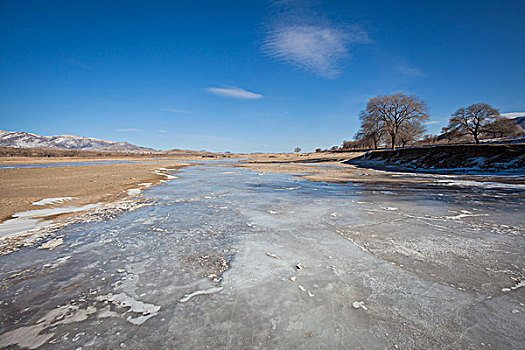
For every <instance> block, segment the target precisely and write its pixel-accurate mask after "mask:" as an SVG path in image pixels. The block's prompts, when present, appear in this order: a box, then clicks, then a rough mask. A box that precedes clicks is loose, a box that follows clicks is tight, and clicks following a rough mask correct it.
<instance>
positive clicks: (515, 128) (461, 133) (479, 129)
mask: <svg viewBox="0 0 525 350" xmlns="http://www.w3.org/2000/svg"><path fill="white" fill-rule="evenodd" d="M521 133H523V130H522V128H521V127H520V126H519V125H517V124H516V123H515V122H514V121H513V120H511V119H507V118H504V117H502V116H501V115H500V114H499V111H498V110H497V109H495V108H492V106H490V105H488V104H486V103H475V104H473V105H470V106H468V107H466V108H465V107H461V108H459V109H458V110H457V111H456V112H455V113H453V114H452V118H450V120H449V122H448V126H446V127H444V128H443V130H442V134H441V135H440V136H441V137H442V138H446V139H448V140H458V139H461V138H463V137H465V136H466V137H469V138H473V139H474V142H476V143H477V144H479V143H480V140H481V138H487V137H489V138H501V137H505V136H513V135H519V134H521Z"/></svg>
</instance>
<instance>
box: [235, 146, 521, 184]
mask: <svg viewBox="0 0 525 350" xmlns="http://www.w3.org/2000/svg"><path fill="white" fill-rule="evenodd" d="M362 154H364V153H357V152H356V153H348V154H342V153H337V154H325V153H319V154H317V153H310V154H299V155H291V154H288V155H276V154H272V155H269V154H268V155H258V156H257V157H253V158H250V159H249V160H246V161H243V162H240V163H238V164H236V165H235V166H237V167H240V168H245V169H249V170H252V171H259V172H265V171H266V172H273V173H287V174H292V175H294V176H297V177H300V178H303V179H305V180H308V181H315V182H329V183H349V182H352V183H374V184H378V183H383V184H400V183H422V184H425V183H436V180H438V179H450V180H451V181H463V182H479V183H480V186H481V184H483V183H502V184H508V185H509V187H510V188H512V186H514V188H525V180H524V179H523V178H522V177H520V176H516V175H507V174H497V173H495V174H457V173H446V172H443V173H430V172H428V173H427V172H424V171H421V172H414V171H408V170H404V169H402V168H398V169H392V170H390V169H377V168H370V167H364V166H360V165H359V164H346V163H342V162H347V161H349V160H351V159H353V158H357V157H359V156H360V155H362Z"/></svg>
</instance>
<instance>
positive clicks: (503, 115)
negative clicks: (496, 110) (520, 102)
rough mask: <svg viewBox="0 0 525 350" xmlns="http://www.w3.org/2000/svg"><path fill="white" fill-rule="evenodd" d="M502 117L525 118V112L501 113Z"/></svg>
mask: <svg viewBox="0 0 525 350" xmlns="http://www.w3.org/2000/svg"><path fill="white" fill-rule="evenodd" d="M500 115H501V116H502V117H505V118H514V117H521V116H525V112H511V113H501V114H500Z"/></svg>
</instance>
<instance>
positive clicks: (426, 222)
mask: <svg viewBox="0 0 525 350" xmlns="http://www.w3.org/2000/svg"><path fill="white" fill-rule="evenodd" d="M180 175H181V177H180V178H178V179H176V180H173V181H170V182H167V183H164V184H162V185H159V186H156V187H152V188H151V189H150V190H148V191H147V192H146V193H147V195H148V196H149V197H150V199H151V200H154V201H156V205H153V206H148V207H144V208H141V209H139V210H137V211H134V212H128V213H124V214H121V215H119V216H117V217H116V218H114V219H113V220H110V221H107V222H95V223H84V224H76V225H74V226H70V227H69V228H67V229H64V230H62V231H60V232H59V233H58V234H59V235H60V236H61V237H62V236H63V244H61V245H60V246H58V247H57V248H55V249H54V250H42V249H34V248H25V249H22V250H20V251H17V252H15V253H12V254H9V255H6V256H2V257H0V300H1V301H0V348H2V347H13V348H17V347H25V348H48V349H76V348H82V349H97V348H103V349H117V348H128V349H174V348H176V349H186V348H197V349H202V348H212V349H217V348H231V349H249V348H276V349H293V348H303V349H305V348H307V349H317V348H326V349H337V348H342V349H355V348H363V349H384V348H401V349H407V348H408V349H422V348H425V349H426V348H439V349H442V348H482V347H489V346H490V347H491V348H505V349H511V348H512V349H517V348H522V347H523V344H524V341H525V334H524V332H523V329H525V317H524V315H525V288H521V286H523V285H524V283H523V278H524V276H525V249H524V247H525V239H524V234H525V228H524V226H525V225H524V219H523V218H524V215H523V214H524V212H523V208H524V207H525V206H524V205H525V196H524V194H525V192H524V191H521V190H516V189H514V190H505V189H502V188H496V189H487V188H472V187H466V188H462V187H458V186H450V185H449V184H439V183H437V184H433V185H430V186H425V185H421V184H411V185H405V186H400V185H396V186H392V185H390V186H389V187H386V186H385V187H382V186H381V185H363V184H323V183H315V182H306V181H303V180H301V179H297V178H294V177H292V176H288V175H283V174H268V173H265V174H257V173H255V172H250V171H246V170H240V169H232V168H227V167H212V166H205V167H204V166H203V167H192V168H187V169H185V170H183V171H182V172H181V173H180ZM50 239H52V237H50ZM43 244H45V242H43Z"/></svg>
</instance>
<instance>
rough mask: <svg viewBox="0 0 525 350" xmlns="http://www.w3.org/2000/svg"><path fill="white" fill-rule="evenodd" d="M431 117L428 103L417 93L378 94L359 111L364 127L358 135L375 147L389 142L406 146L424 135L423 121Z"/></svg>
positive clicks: (363, 141) (394, 146) (360, 140)
mask: <svg viewBox="0 0 525 350" xmlns="http://www.w3.org/2000/svg"><path fill="white" fill-rule="evenodd" d="M428 118H429V116H428V108H427V105H426V103H425V102H424V101H423V100H421V99H419V98H418V97H417V96H413V95H412V96H406V95H404V94H395V95H382V96H377V97H374V98H371V99H370V101H368V104H367V105H366V109H365V110H364V111H362V112H361V114H360V115H359V119H360V120H361V128H360V129H359V131H358V132H357V134H356V136H355V139H356V141H359V142H361V143H362V145H363V146H368V147H369V148H374V149H377V148H378V147H379V145H380V144H390V146H391V147H392V148H393V149H395V148H396V146H406V145H407V144H408V143H409V142H411V141H414V140H416V139H418V138H419V137H421V135H423V133H424V132H425V126H424V125H423V122H424V121H425V120H427V119H428Z"/></svg>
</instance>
